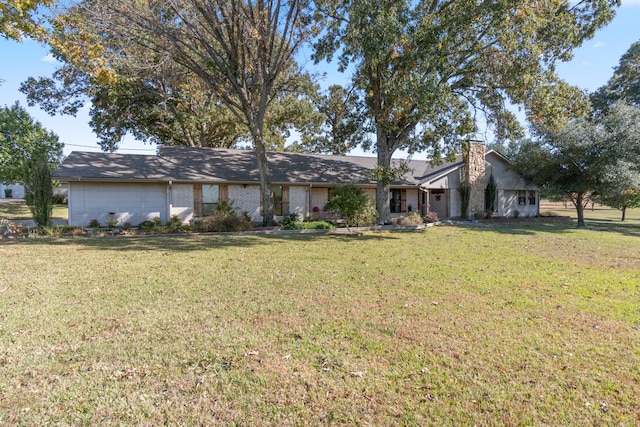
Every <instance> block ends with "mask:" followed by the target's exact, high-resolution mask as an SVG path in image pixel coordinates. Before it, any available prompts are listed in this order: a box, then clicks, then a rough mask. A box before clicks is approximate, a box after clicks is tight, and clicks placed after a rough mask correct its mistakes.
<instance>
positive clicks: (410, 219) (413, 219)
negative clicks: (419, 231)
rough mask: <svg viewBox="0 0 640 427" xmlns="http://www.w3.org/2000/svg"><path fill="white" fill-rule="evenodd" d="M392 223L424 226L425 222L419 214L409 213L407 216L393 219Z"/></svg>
mask: <svg viewBox="0 0 640 427" xmlns="http://www.w3.org/2000/svg"><path fill="white" fill-rule="evenodd" d="M392 222H393V223H394V224H397V225H422V224H424V220H423V219H422V217H421V216H420V214H419V213H418V212H409V213H408V214H407V216H399V217H396V218H393V220H392Z"/></svg>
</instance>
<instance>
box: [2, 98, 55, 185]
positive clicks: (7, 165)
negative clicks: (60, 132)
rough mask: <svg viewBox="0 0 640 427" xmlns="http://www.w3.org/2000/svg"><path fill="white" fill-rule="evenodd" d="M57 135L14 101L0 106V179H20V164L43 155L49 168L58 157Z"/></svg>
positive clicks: (21, 166)
mask: <svg viewBox="0 0 640 427" xmlns="http://www.w3.org/2000/svg"><path fill="white" fill-rule="evenodd" d="M62 147H63V144H62V143H60V142H59V141H58V136H57V135H55V134H54V133H52V132H48V131H47V130H46V129H45V128H43V127H42V125H41V124H40V123H39V122H37V121H34V120H33V119H32V118H31V116H30V115H29V113H27V111H26V110H25V109H24V108H22V107H21V106H20V104H18V103H17V102H16V103H15V104H14V105H13V106H12V107H4V108H1V109H0V182H2V183H5V184H12V183H24V179H25V177H24V170H23V164H24V162H25V161H26V160H28V159H30V158H32V157H39V156H40V155H44V156H45V157H46V160H47V162H48V167H49V170H50V171H51V172H53V171H54V170H55V169H56V168H57V167H58V164H60V161H61V159H62Z"/></svg>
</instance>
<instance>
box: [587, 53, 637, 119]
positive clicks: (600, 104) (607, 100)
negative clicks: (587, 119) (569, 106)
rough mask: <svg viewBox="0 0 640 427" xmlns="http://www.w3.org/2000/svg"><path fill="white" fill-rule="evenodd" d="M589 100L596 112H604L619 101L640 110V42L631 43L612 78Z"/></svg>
mask: <svg viewBox="0 0 640 427" xmlns="http://www.w3.org/2000/svg"><path fill="white" fill-rule="evenodd" d="M591 100H592V103H593V106H594V108H595V109H596V112H602V111H606V110H607V109H608V108H609V107H610V106H612V105H615V104H616V103H617V102H619V101H622V102H624V103H627V104H629V105H632V106H634V107H637V108H640V41H637V42H635V43H633V44H632V45H631V47H630V48H629V50H627V52H625V54H624V55H622V57H621V58H620V62H619V64H618V66H617V67H616V68H615V69H614V71H613V76H612V77H611V78H610V79H609V81H608V82H607V84H606V85H604V86H602V87H601V88H599V89H598V90H597V91H596V92H595V93H594V94H593V95H592V96H591Z"/></svg>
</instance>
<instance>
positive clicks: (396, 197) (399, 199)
mask: <svg viewBox="0 0 640 427" xmlns="http://www.w3.org/2000/svg"><path fill="white" fill-rule="evenodd" d="M390 196H391V200H390V205H391V213H400V212H406V211H407V190H401V189H391V191H390Z"/></svg>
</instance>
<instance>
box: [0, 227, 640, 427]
mask: <svg viewBox="0 0 640 427" xmlns="http://www.w3.org/2000/svg"><path fill="white" fill-rule="evenodd" d="M574 227H575V223H571V222H552V223H526V222H523V223H515V222H514V223H501V224H492V225H490V226H488V227H486V228H463V227H452V226H440V227H432V228H429V229H426V230H424V231H419V232H366V233H365V234H364V235H363V236H361V237H347V236H339V235H317V234H313V235H308V234H303V235H286V236H284V235H266V236H255V235H253V236H251V235H250V236H185V237H148V238H103V239H89V238H75V239H45V238H39V239H38V238H36V239H25V240H19V241H14V242H9V243H5V244H2V245H0V257H1V259H2V260H3V263H2V267H1V269H0V330H1V333H0V424H8V425H16V424H17V425H43V424H61V425H69V424H71V425H98V424H100V425H319V424H320V425H326V424H335V425H358V424H360V425H558V426H560V425H562V426H564V425H637V424H638V423H640V413H639V412H638V402H640V350H639V349H640V345H639V344H640V228H639V227H637V226H634V225H633V224H629V225H626V226H624V227H619V226H615V227H611V228H607V227H606V224H605V225H602V226H599V228H598V229H597V230H595V231H594V230H576V229H575V228H574Z"/></svg>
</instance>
